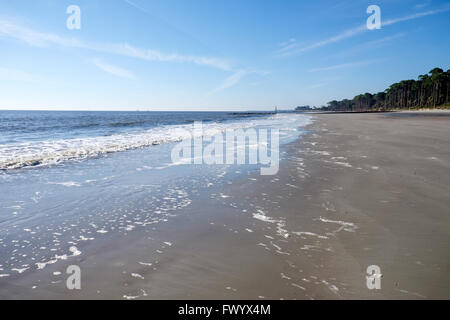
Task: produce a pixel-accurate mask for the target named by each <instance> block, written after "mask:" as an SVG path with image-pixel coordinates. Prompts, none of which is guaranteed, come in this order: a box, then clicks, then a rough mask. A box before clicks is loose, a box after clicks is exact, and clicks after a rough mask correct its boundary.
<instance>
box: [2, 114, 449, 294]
mask: <svg viewBox="0 0 450 320" xmlns="http://www.w3.org/2000/svg"><path fill="white" fill-rule="evenodd" d="M442 114H443V113H439V116H433V115H432V114H430V113H427V115H426V116H422V113H392V114H335V115H333V114H321V115H315V116H314V123H313V124H312V125H309V126H308V130H309V132H308V133H307V134H306V135H304V136H303V137H302V138H301V139H299V140H297V141H295V142H293V143H290V144H289V145H287V146H284V147H283V148H282V158H283V160H282V162H281V164H280V171H279V173H278V174H277V175H274V176H261V175H259V171H258V173H255V174H252V175H246V174H242V175H239V176H238V178H234V179H230V180H229V181H227V182H226V183H225V185H215V186H213V187H211V188H208V190H207V191H205V190H199V191H198V192H194V194H195V196H194V197H192V202H191V204H190V205H189V206H187V207H185V208H183V209H181V211H180V213H179V214H177V215H176V216H174V217H172V218H171V219H170V221H169V223H165V224H158V225H155V227H150V228H145V229H142V230H138V231H136V232H134V233H132V234H131V233H130V235H129V236H128V237H127V238H126V241H122V240H121V238H117V237H111V238H108V237H106V238H105V239H104V241H103V242H101V243H99V242H96V243H95V245H92V247H89V246H87V247H84V248H83V255H82V256H80V258H78V259H72V260H71V261H70V262H67V263H66V264H67V265H69V264H78V265H80V267H81V270H82V289H81V290H73V291H69V290H67V289H66V288H65V286H64V280H61V279H59V278H58V279H53V280H56V281H53V282H48V283H42V282H40V283H39V285H38V288H36V289H28V290H25V291H24V288H31V285H32V284H35V283H36V280H37V278H36V277H37V276H36V274H35V273H32V274H30V275H28V276H26V277H23V278H22V279H21V280H20V281H17V282H15V283H14V284H13V285H10V286H4V287H3V288H0V293H1V292H2V290H3V292H4V293H5V292H7V297H8V298H20V297H22V298H57V299H78V298H83V299H93V298H100V299H124V298H125V299H186V298H187V299H380V298H381V299H384V298H387V299H424V298H427V299H449V298H450V275H449V271H450V270H449V267H450V263H449V262H450V250H449V243H450V215H449V208H450V175H449V174H448V172H449V169H450V116H442ZM194 191H195V190H194ZM369 265H378V266H379V267H380V268H381V273H382V275H383V276H382V278H381V289H380V290H369V289H368V288H367V286H366V268H367V267H368V266H369ZM52 268H53V266H52V265H50V266H48V268H46V269H44V270H42V271H41V272H45V273H47V274H48V278H49V279H52V277H53V275H52V272H53V271H54V270H53V269H52ZM55 268H56V266H55ZM57 268H58V270H62V269H63V268H62V267H61V265H59V266H58V267H57ZM39 278H40V279H42V278H43V277H42V274H40V275H39ZM3 296H5V295H3Z"/></svg>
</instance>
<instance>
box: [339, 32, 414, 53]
mask: <svg viewBox="0 0 450 320" xmlns="http://www.w3.org/2000/svg"><path fill="white" fill-rule="evenodd" d="M406 35H407V33H406V32H401V33H396V34H394V35H392V36H387V37H383V38H380V39H376V40H371V41H367V42H364V43H361V44H358V45H356V46H353V47H350V48H347V49H344V50H343V51H341V52H338V53H336V54H333V55H332V56H348V55H351V54H356V53H359V52H361V51H364V50H373V49H375V48H379V47H381V46H383V45H386V44H388V43H389V42H392V41H393V40H396V39H399V38H401V37H404V36H406Z"/></svg>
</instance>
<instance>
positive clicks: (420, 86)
mask: <svg viewBox="0 0 450 320" xmlns="http://www.w3.org/2000/svg"><path fill="white" fill-rule="evenodd" d="M449 96H450V69H449V70H447V71H446V72H444V70H442V69H440V68H434V69H433V70H431V71H430V72H429V73H428V74H424V75H420V76H419V78H418V80H403V81H400V82H398V83H394V84H392V85H391V86H390V87H389V88H388V89H386V90H384V91H383V92H378V93H376V94H371V93H364V94H360V95H357V96H356V97H354V98H353V99H352V100H349V99H344V100H341V101H336V100H333V101H330V102H328V106H323V107H321V108H320V110H323V111H355V112H360V111H385V110H396V109H419V108H434V107H439V106H446V107H449V98H450V97H449Z"/></svg>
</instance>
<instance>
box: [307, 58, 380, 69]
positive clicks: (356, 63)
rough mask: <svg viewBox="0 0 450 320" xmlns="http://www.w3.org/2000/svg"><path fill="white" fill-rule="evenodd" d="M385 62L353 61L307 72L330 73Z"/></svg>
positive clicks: (377, 60)
mask: <svg viewBox="0 0 450 320" xmlns="http://www.w3.org/2000/svg"><path fill="white" fill-rule="evenodd" d="M385 60H386V59H376V60H364V61H353V62H348V63H341V64H336V65H333V66H328V67H322V68H313V69H309V70H308V72H318V71H330V70H336V69H345V68H351V67H358V66H366V65H370V64H374V63H378V62H381V61H385Z"/></svg>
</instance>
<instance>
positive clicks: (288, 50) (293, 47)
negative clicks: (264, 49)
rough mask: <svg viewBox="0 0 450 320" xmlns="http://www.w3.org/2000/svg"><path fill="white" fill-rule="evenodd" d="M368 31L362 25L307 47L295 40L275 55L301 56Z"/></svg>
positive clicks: (422, 14) (389, 22)
mask: <svg viewBox="0 0 450 320" xmlns="http://www.w3.org/2000/svg"><path fill="white" fill-rule="evenodd" d="M449 10H450V7H448V6H447V7H445V8H442V9H437V10H430V11H426V12H420V13H415V14H412V15H408V16H404V17H400V18H395V19H390V20H386V21H383V20H382V23H381V26H382V27H385V26H389V25H393V24H396V23H399V22H403V21H408V20H414V19H418V18H422V17H425V16H430V15H435V14H439V13H443V12H446V11H449ZM366 31H368V29H367V27H366V25H365V24H364V25H361V26H359V27H356V28H352V29H348V30H346V31H344V32H342V33H339V34H337V35H335V36H332V37H330V38H327V39H323V40H320V41H317V42H315V43H312V44H309V45H306V46H302V45H300V44H298V43H297V42H296V41H295V39H291V40H289V41H287V42H285V43H284V44H282V45H281V48H280V49H278V50H277V51H276V52H275V55H276V56H278V57H287V56H292V55H296V54H300V53H303V52H307V51H310V50H313V49H316V48H320V47H323V46H326V45H328V44H331V43H336V42H339V41H342V40H345V39H348V38H351V37H354V36H356V35H358V34H362V33H364V32H366Z"/></svg>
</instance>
